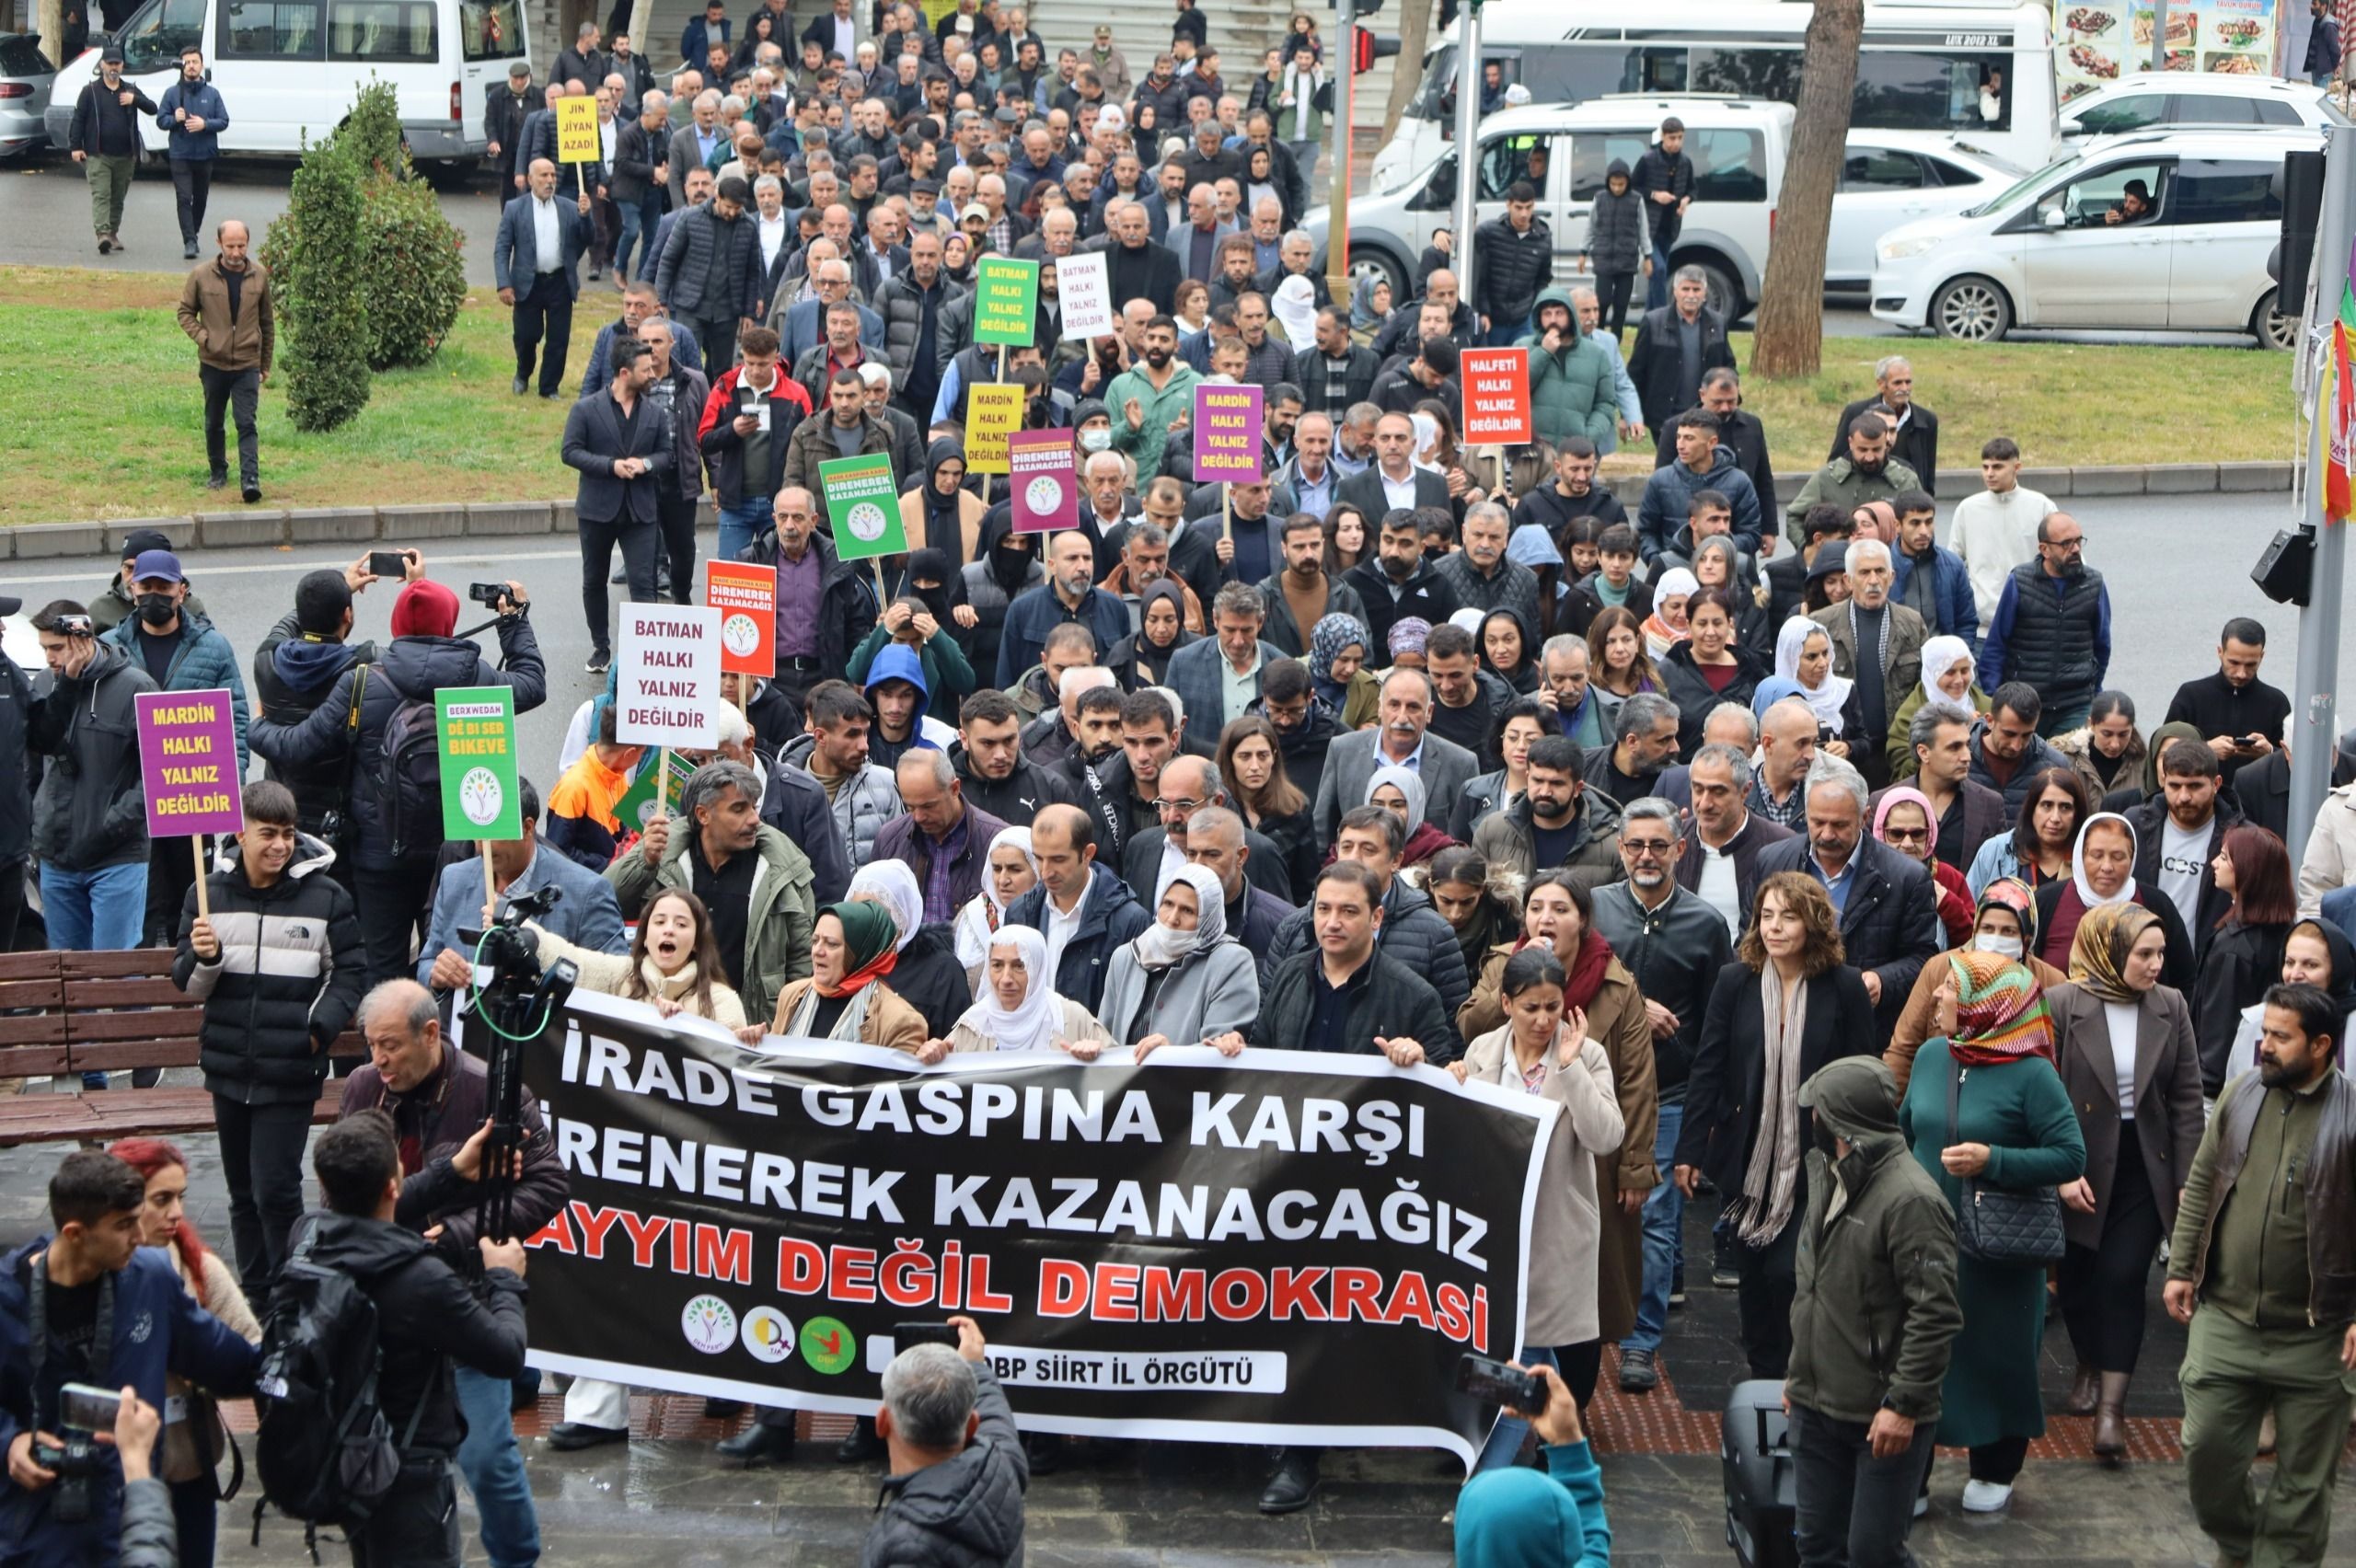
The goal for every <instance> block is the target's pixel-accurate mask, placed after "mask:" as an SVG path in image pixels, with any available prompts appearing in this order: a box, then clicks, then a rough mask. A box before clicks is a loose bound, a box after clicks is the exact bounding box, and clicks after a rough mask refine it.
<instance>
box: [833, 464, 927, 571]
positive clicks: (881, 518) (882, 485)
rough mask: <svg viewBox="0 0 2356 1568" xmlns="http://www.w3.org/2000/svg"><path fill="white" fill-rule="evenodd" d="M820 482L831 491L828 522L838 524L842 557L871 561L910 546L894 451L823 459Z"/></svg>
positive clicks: (837, 544)
mask: <svg viewBox="0 0 2356 1568" xmlns="http://www.w3.org/2000/svg"><path fill="white" fill-rule="evenodd" d="M818 484H819V488H820V489H822V490H825V491H826V521H827V522H828V523H830V524H832V525H833V526H834V530H835V554H836V555H837V556H838V557H839V558H841V559H844V560H865V559H868V558H869V557H870V556H883V555H899V554H901V553H902V552H904V551H905V550H907V548H908V537H907V529H905V528H903V527H901V525H900V492H899V490H898V488H897V487H896V486H895V485H894V484H893V483H892V457H891V454H889V453H886V452H870V453H864V454H862V455H860V456H857V457H837V458H835V459H833V460H832V461H831V462H826V463H821V464H819V465H818Z"/></svg>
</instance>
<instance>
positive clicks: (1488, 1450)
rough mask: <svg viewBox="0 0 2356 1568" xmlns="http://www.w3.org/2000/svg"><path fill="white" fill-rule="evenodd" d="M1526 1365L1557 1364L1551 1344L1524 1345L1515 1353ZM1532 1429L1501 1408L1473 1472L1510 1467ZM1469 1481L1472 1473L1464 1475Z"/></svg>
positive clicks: (1479, 1473)
mask: <svg viewBox="0 0 2356 1568" xmlns="http://www.w3.org/2000/svg"><path fill="white" fill-rule="evenodd" d="M1514 1359H1515V1360H1516V1361H1519V1362H1520V1363H1521V1364H1522V1365H1523V1366H1558V1365H1559V1364H1558V1363H1557V1362H1556V1361H1555V1359H1554V1353H1553V1350H1552V1349H1550V1348H1549V1347H1547V1346H1545V1345H1542V1344H1538V1345H1529V1344H1526V1345H1523V1346H1522V1347H1521V1354H1520V1355H1517V1356H1515V1357H1514ZM1529 1431H1530V1423H1528V1422H1526V1421H1524V1420H1522V1419H1521V1417H1519V1416H1518V1415H1512V1414H1508V1413H1506V1412H1499V1413H1498V1415H1497V1424H1496V1425H1495V1426H1493V1427H1491V1428H1490V1429H1489V1440H1488V1441H1487V1442H1485V1443H1484V1444H1482V1445H1481V1457H1480V1458H1478V1459H1476V1460H1474V1461H1473V1464H1472V1475H1486V1474H1488V1473H1489V1472H1490V1471H1491V1470H1511V1469H1512V1468H1513V1461H1514V1456H1516V1455H1517V1454H1519V1453H1520V1452H1521V1440H1522V1438H1523V1437H1524V1436H1525V1435H1527V1434H1528V1433H1529ZM1465 1479H1466V1480H1467V1481H1470V1480H1471V1479H1472V1476H1467V1477H1466V1478H1465Z"/></svg>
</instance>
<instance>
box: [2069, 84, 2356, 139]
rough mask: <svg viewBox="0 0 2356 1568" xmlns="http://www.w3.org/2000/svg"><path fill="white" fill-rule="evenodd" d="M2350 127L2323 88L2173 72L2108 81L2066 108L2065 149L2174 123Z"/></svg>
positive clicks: (2319, 127)
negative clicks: (2072, 142) (2076, 142)
mask: <svg viewBox="0 0 2356 1568" xmlns="http://www.w3.org/2000/svg"><path fill="white" fill-rule="evenodd" d="M2335 123H2337V124H2345V123H2346V121H2345V120H2344V119H2343V117H2342V116H2341V115H2340V112H2339V110H2338V109H2336V108H2334V107H2333V105H2332V102H2331V99H2330V98H2329V97H2327V95H2326V94H2325V92H2324V90H2323V89H2322V88H2321V87H2318V86H2315V85H2313V84H2312V83H2308V82H2292V81H2285V80H2284V79H2283V78H2281V77H2280V76H2243V75H2233V74H2230V73H2226V72H2215V73H2206V74H2203V73H2195V72H2189V71H2170V72H2166V73H2164V74H2163V75H2157V76H2154V75H2150V74H2149V73H2145V74H2144V75H2138V76H2130V77H2127V78H2126V79H2124V80H2122V81H2117V82H2108V83H2105V84H2104V85H2103V86H2099V87H2096V88H2095V89H2094V90H2093V91H2092V92H2088V93H2081V94H2079V95H2078V96H2077V97H2076V98H2072V99H2071V100H2070V101H2069V102H2067V103H2065V104H2063V105H2062V106H2061V135H2062V137H2063V142H2062V146H2064V147H2066V146H2068V145H2069V138H2072V137H2079V136H2116V135H2119V134H2122V133H2127V132H2131V131H2153V130H2162V129H2165V128H2166V127H2168V126H2172V125H2282V126H2290V125H2305V126H2310V127H2312V128H2314V129H2316V130H2318V131H2319V130H2322V129H2323V128H2324V127H2325V126H2327V125H2331V124H2335Z"/></svg>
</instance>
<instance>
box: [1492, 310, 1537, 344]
mask: <svg viewBox="0 0 2356 1568" xmlns="http://www.w3.org/2000/svg"><path fill="white" fill-rule="evenodd" d="M1528 336H1530V317H1527V316H1523V317H1517V318H1516V319H1514V320H1511V321H1500V320H1497V319H1496V318H1495V317H1491V318H1490V322H1489V335H1488V343H1489V346H1490V347H1491V348H1495V349H1509V348H1512V347H1513V346H1514V345H1515V344H1516V343H1518V342H1519V341H1521V340H1522V339H1524V338H1526V337H1528Z"/></svg>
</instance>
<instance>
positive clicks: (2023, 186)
mask: <svg viewBox="0 0 2356 1568" xmlns="http://www.w3.org/2000/svg"><path fill="white" fill-rule="evenodd" d="M2084 161H2085V156H2084V155H2083V154H2079V153H2066V154H2064V155H2062V156H2061V157H2058V158H2056V159H2054V160H2053V161H2052V162H2051V163H2050V164H2047V165H2046V166H2045V167H2043V168H2041V169H2038V171H2037V172H2036V173H2035V174H2032V175H2029V176H2028V177H2027V178H2026V179H2021V180H2019V181H2017V182H2016V183H2015V184H2013V185H2011V186H2008V187H2006V188H2005V190H2004V191H2002V192H2001V193H2000V194H1998V195H1996V196H1995V197H1993V198H1992V199H1990V200H1988V201H1985V202H1981V203H1980V205H1978V206H1977V207H1971V208H1967V209H1966V210H1965V212H1964V213H1963V215H1964V216H1965V217H1967V218H1976V217H1979V216H1980V215H1981V213H2001V212H2003V211H2004V209H2005V208H2007V207H2015V206H2018V205H2019V204H2020V202H2021V201H2022V199H2023V198H2024V197H2026V196H2027V194H2028V192H2029V191H2030V190H2036V189H2042V188H2043V187H2044V186H2045V185H2046V183H2047V182H2048V181H2050V179H2052V178H2053V177H2054V176H2056V175H2058V174H2060V173H2061V172H2062V171H2063V170H2064V169H2069V168H2074V167H2077V166H2078V165H2079V164H2080V163H2083V162H2084Z"/></svg>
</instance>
